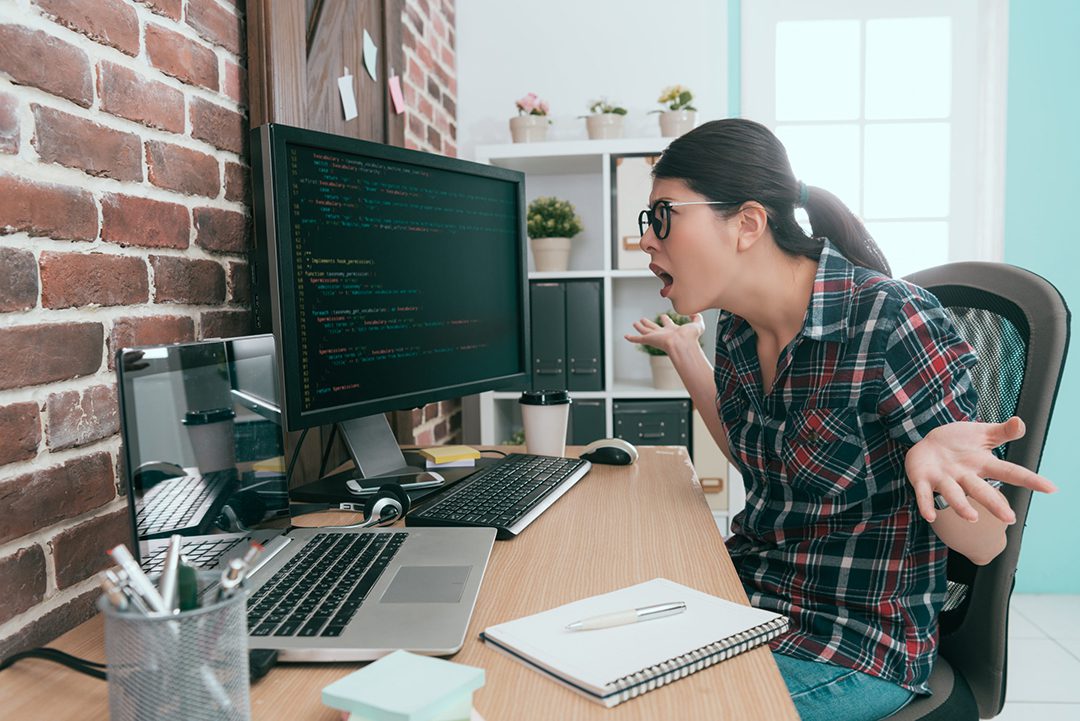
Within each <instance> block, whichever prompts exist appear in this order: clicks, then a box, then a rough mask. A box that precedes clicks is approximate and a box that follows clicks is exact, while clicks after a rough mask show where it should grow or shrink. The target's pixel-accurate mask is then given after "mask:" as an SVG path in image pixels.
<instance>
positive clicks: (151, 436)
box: [117, 335, 289, 555]
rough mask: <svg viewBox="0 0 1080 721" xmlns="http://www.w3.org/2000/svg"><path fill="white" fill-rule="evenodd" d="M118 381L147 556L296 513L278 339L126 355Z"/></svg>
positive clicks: (132, 497) (137, 523) (135, 516)
mask: <svg viewBox="0 0 1080 721" xmlns="http://www.w3.org/2000/svg"><path fill="white" fill-rule="evenodd" d="M117 377H118V380H119V383H118V385H119V393H120V407H121V430H122V435H123V446H124V448H123V453H124V460H125V476H126V482H127V488H128V494H129V507H130V508H131V513H132V521H133V525H134V528H135V534H136V539H135V540H136V542H137V545H139V546H141V548H140V551H143V552H145V548H146V547H145V542H147V541H151V540H153V539H160V538H168V537H169V536H171V535H172V534H174V533H175V534H180V535H184V536H200V535H209V534H215V533H227V532H232V531H239V530H244V529H246V528H251V527H254V526H257V525H258V524H260V523H263V522H265V521H267V520H269V519H272V518H278V517H282V516H288V510H289V504H288V487H287V485H286V482H285V464H284V445H283V441H282V432H281V426H280V412H279V409H278V408H279V406H278V397H279V394H278V389H277V381H276V372H275V359H274V340H273V336H270V335H260V336H247V337H243V338H231V339H226V340H214V341H203V342H198V343H182V344H177V345H170V346H155V347H146V348H125V349H123V350H121V351H120V352H119V354H118V357H117ZM140 555H145V553H141V554H140Z"/></svg>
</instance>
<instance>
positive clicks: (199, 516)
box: [135, 473, 231, 538]
mask: <svg viewBox="0 0 1080 721" xmlns="http://www.w3.org/2000/svg"><path fill="white" fill-rule="evenodd" d="M230 482H231V476H230V475H229V474H228V473H207V474H206V475H189V476H180V477H179V478H170V479H168V480H165V481H162V482H161V483H159V484H157V485H156V486H154V487H153V488H151V489H150V490H149V491H147V493H146V495H145V496H143V498H142V504H141V506H139V510H138V512H137V513H136V516H135V526H136V528H137V529H138V531H139V538H152V537H154V536H156V535H160V534H169V533H175V532H181V531H183V530H187V529H197V528H199V527H200V525H201V524H202V521H203V520H204V517H205V516H206V514H208V513H209V512H210V509H211V508H213V506H214V505H215V504H214V501H215V500H216V499H217V497H218V496H219V495H221V494H222V493H223V492H224V491H225V490H226V486H227V485H228V484H229V483H230Z"/></svg>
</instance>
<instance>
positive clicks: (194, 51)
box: [0, 0, 460, 656]
mask: <svg viewBox="0 0 1080 721" xmlns="http://www.w3.org/2000/svg"><path fill="white" fill-rule="evenodd" d="M243 9H244V3H243V2H240V1H239V0H237V1H236V2H230V1H228V0H139V1H138V2H136V1H134V0H93V2H87V1H86V0H0V588H2V589H4V591H5V597H4V601H3V602H2V603H0V656H4V655H7V654H8V653H10V652H12V651H14V650H17V649H20V648H25V647H29V646H35V645H40V644H42V643H44V642H46V641H47V640H49V639H50V638H52V637H53V636H55V635H56V634H58V633H60V632H61V631H63V630H65V629H67V628H69V627H71V626H73V625H75V624H77V623H79V622H80V621H82V620H84V619H85V618H87V617H89V616H90V615H91V614H92V613H93V608H92V606H93V603H94V600H95V599H96V596H97V591H96V589H95V582H94V578H93V576H94V574H95V573H96V572H97V571H98V570H100V569H101V568H102V567H103V566H104V565H105V556H104V554H103V552H102V551H103V550H104V549H105V548H106V547H108V546H109V545H111V544H114V543H117V542H120V541H127V540H128V530H127V517H126V510H125V501H124V499H123V498H122V497H121V496H120V495H119V484H118V481H117V478H118V475H117V473H118V463H119V450H120V448H119V446H120V443H119V437H118V435H117V433H118V427H119V421H118V414H117V408H116V404H117V399H116V387H115V381H114V376H113V368H112V361H111V356H112V354H113V353H114V352H115V350H116V349H117V348H119V347H121V346H125V345H135V344H149V343H168V342H177V341H189V340H194V339H197V338H212V337H219V336H229V335H237V334H241V333H245V332H248V330H249V328H250V313H249V304H250V284H249V282H248V275H247V273H248V267H247V250H248V248H249V246H250V242H251V241H250V223H249V216H250V206H249V199H248V182H247V165H246V163H247V157H246V147H245V144H246V128H247V119H246V108H245V105H246V97H247V88H246V85H245V82H246V81H245V72H244V66H245V59H244V54H245V50H246V42H247V41H246V36H245V33H244V25H243ZM403 20H404V24H405V43H406V46H407V47H406V50H405V52H406V56H407V58H408V66H407V68H406V74H405V78H404V80H405V82H404V90H405V94H406V99H407V103H408V106H409V110H408V111H407V112H408V115H409V117H408V118H407V131H406V138H407V144H408V145H409V147H414V148H420V149H424V150H434V151H436V152H440V153H445V154H449V155H453V154H455V153H456V143H455V127H454V115H455V106H454V97H455V93H456V83H455V80H454V52H453V35H454V31H453V22H454V19H453V4H452V2H443V1H442V0H407V3H406V8H405V15H404V18H403ZM399 415H400V417H401V421H399V422H398V424H397V425H398V432H399V435H402V436H404V437H405V439H406V440H416V441H418V442H423V443H428V442H439V441H446V440H450V439H451V438H453V437H455V434H456V433H458V432H459V431H458V429H459V427H460V408H459V406H458V404H457V403H456V402H444V403H439V404H432V405H431V406H428V407H427V408H425V409H421V410H419V411H412V412H410V413H404V414H399ZM414 427H415V429H414Z"/></svg>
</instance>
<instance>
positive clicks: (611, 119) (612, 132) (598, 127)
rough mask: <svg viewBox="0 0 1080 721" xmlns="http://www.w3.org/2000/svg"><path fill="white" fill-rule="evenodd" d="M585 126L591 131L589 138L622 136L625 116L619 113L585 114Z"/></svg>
mask: <svg viewBox="0 0 1080 721" xmlns="http://www.w3.org/2000/svg"><path fill="white" fill-rule="evenodd" d="M585 127H586V129H587V130H588V131H589V140H598V139H600V138H621V137H622V136H623V116H621V115H619V114H618V113H595V114H593V115H587V116H585Z"/></svg>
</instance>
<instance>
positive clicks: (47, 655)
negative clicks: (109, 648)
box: [0, 647, 106, 681]
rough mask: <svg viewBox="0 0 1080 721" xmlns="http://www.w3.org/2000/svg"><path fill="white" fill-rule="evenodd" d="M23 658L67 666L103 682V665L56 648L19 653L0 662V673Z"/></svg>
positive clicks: (33, 649)
mask: <svg viewBox="0 0 1080 721" xmlns="http://www.w3.org/2000/svg"><path fill="white" fill-rule="evenodd" d="M24 658H39V659H42V660H43V661H52V662H53V663H58V664H60V665H61V666H67V667H68V668H70V669H71V670H73V671H78V672H79V673H85V674H86V675H87V676H92V677H94V678H96V679H100V680H102V681H104V680H105V669H106V667H105V664H103V663H98V662H97V661H88V660H87V659H85V658H79V657H78V656H72V655H71V654H70V653H65V652H63V651H61V650H60V649H56V648H47V647H46V648H32V649H30V650H29V651H22V652H20V653H16V654H13V655H11V656H8V657H7V658H5V659H4V660H3V661H0V671H3V670H4V669H6V668H8V667H9V666H11V665H12V664H14V663H15V662H16V661H21V660H23V659H24Z"/></svg>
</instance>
